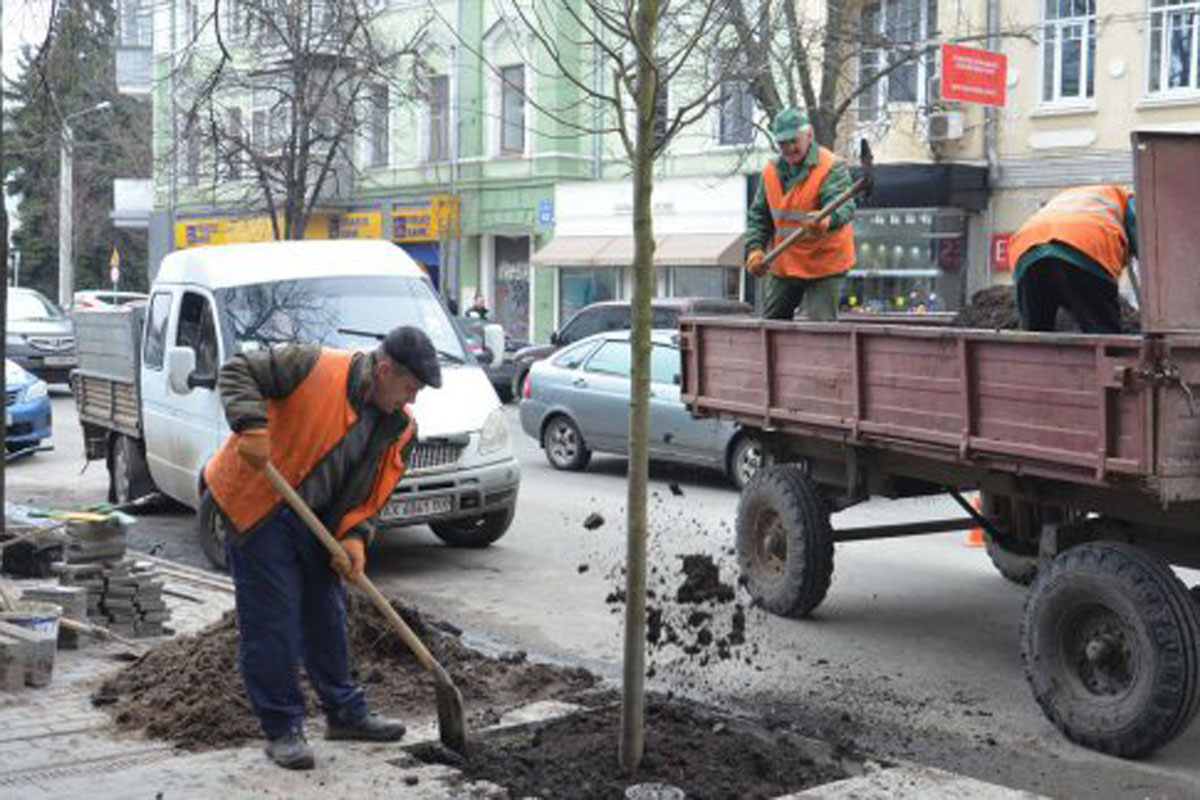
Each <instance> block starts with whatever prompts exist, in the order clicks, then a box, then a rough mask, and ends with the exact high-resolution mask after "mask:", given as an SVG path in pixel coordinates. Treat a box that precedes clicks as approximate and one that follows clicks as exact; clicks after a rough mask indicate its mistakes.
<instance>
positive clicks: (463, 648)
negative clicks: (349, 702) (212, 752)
mask: <svg viewBox="0 0 1200 800" xmlns="http://www.w3.org/2000/svg"><path fill="white" fill-rule="evenodd" d="M394 605H395V608H396V610H397V611H398V612H399V613H400V615H401V616H402V617H403V618H404V620H405V622H407V623H408V624H409V626H411V627H412V629H413V630H414V631H415V632H416V634H417V635H418V636H419V637H420V638H421V639H422V640H423V641H424V642H425V644H426V646H427V647H429V649H430V651H431V652H432V653H433V654H434V656H435V657H436V658H437V659H438V660H439V661H440V662H441V663H442V666H444V667H445V668H446V671H447V672H449V673H450V675H451V677H452V678H453V679H454V682H455V684H456V685H457V686H458V688H459V690H460V691H461V692H462V695H463V704H464V706H465V708H466V711H467V724H468V726H470V727H472V728H477V727H483V726H486V725H491V724H494V723H495V722H497V721H498V720H499V718H500V715H501V714H502V713H503V712H504V711H507V710H509V709H511V708H516V707H518V706H521V705H525V704H526V703H530V702H533V701H536V700H544V699H566V698H570V697H572V696H574V695H576V694H578V693H579V692H582V691H583V690H585V689H589V688H591V687H592V686H594V685H595V684H596V682H597V679H596V677H595V676H594V675H592V674H591V673H589V672H587V671H586V670H583V669H579V668H564V667H557V666H551V665H547V664H537V663H533V662H530V661H528V660H527V659H526V657H525V654H524V653H522V652H516V653H507V654H503V655H501V656H500V657H499V658H492V657H489V656H486V655H484V654H482V653H480V652H478V651H477V650H474V649H472V648H470V647H468V646H467V645H465V644H463V642H462V641H460V640H459V638H458V631H456V630H455V629H453V628H452V627H451V626H448V625H446V624H445V623H437V622H432V621H430V622H427V621H426V620H425V619H423V618H422V616H421V615H420V613H419V612H418V611H417V610H416V609H414V608H411V607H407V606H403V605H401V604H394ZM347 627H348V632H349V636H350V647H351V652H352V653H353V654H354V657H353V664H354V667H355V669H354V673H355V678H356V679H357V680H358V681H360V682H361V683H362V685H363V687H364V688H365V689H366V692H367V697H368V699H369V701H370V703H371V707H372V709H373V710H375V711H379V712H381V713H385V714H392V715H395V716H397V717H399V718H401V719H403V720H404V721H405V722H408V723H413V722H425V721H431V720H432V719H434V717H435V716H436V712H435V709H434V683H433V680H432V679H431V678H429V676H428V675H427V674H426V673H425V671H424V670H423V669H422V668H421V666H420V665H419V664H418V663H417V661H416V659H414V658H413V656H412V654H411V653H410V652H409V650H408V648H406V647H405V646H404V643H403V642H402V641H400V639H399V637H397V636H396V635H395V634H394V633H393V632H392V630H391V629H390V628H389V627H388V626H387V623H386V622H385V621H384V620H383V618H382V616H381V615H380V614H379V612H378V611H376V610H375V609H374V608H373V607H371V605H370V604H369V603H368V602H367V601H365V600H361V599H359V598H357V597H350V598H349V601H348V606H347ZM237 645H238V632H237V626H236V624H235V622H234V618H233V615H232V614H228V615H226V616H225V617H224V618H223V619H222V620H221V621H220V622H218V623H217V624H215V625H213V626H212V627H210V628H208V629H207V630H205V631H203V632H201V633H199V634H197V635H195V636H189V637H186V638H182V639H177V640H175V641H171V642H168V643H166V644H164V645H162V646H160V647H158V648H155V649H154V650H152V651H151V652H149V653H147V654H146V655H145V656H143V657H142V658H141V659H139V660H138V661H137V662H136V663H134V664H131V665H130V666H129V667H127V668H125V669H124V670H122V671H121V672H120V673H118V674H117V675H116V676H115V677H113V678H112V679H110V680H109V681H107V682H105V683H104V685H103V686H101V688H100V689H99V690H98V691H97V692H96V693H95V695H93V698H92V700H93V702H94V703H95V704H97V705H103V706H106V707H107V708H108V709H109V712H110V713H111V714H112V716H113V718H114V719H115V720H116V722H117V724H118V725H120V726H121V727H122V728H126V729H131V730H143V731H145V733H146V734H147V735H149V736H151V737H153V738H157V739H168V740H170V741H173V742H175V743H176V744H178V745H180V746H182V747H185V748H189V749H207V748H212V747H230V746H234V745H237V744H240V743H242V742H244V741H246V740H248V739H255V738H259V737H260V736H261V735H262V733H261V730H260V728H259V726H258V722H257V720H256V719H255V717H254V715H253V713H252V712H251V710H250V704H249V701H248V700H247V699H246V694H245V689H244V687H243V684H242V678H241V673H240V672H239V671H238V666H237ZM305 694H306V695H307V697H308V710H309V715H310V716H312V715H313V714H316V713H319V709H320V705H319V703H318V702H317V699H316V696H315V694H314V693H313V691H312V689H311V688H309V687H308V686H307V684H305Z"/></svg>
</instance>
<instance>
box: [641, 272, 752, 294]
mask: <svg viewBox="0 0 1200 800" xmlns="http://www.w3.org/2000/svg"><path fill="white" fill-rule="evenodd" d="M658 296H659V297H723V298H729V299H733V300H736V299H737V296H738V269H737V268H736V267H665V268H663V269H661V270H659V273H658Z"/></svg>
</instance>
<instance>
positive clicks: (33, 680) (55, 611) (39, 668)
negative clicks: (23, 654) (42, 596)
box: [0, 600, 62, 686]
mask: <svg viewBox="0 0 1200 800" xmlns="http://www.w3.org/2000/svg"><path fill="white" fill-rule="evenodd" d="M61 616H62V607H61V606H58V605H55V604H54V603H43V602H40V601H36V600H22V601H20V602H18V603H17V607H16V608H15V609H13V610H11V611H0V621H3V622H7V623H10V624H12V625H16V626H18V627H21V628H25V629H26V630H28V631H30V632H31V633H33V634H34V637H35V638H36V640H37V641H36V644H35V647H34V648H33V659H32V663H30V664H29V670H28V672H27V673H26V678H25V679H26V682H27V683H28V684H29V685H30V686H45V685H47V684H48V683H50V676H51V675H52V674H53V673H54V654H55V652H56V651H57V650H58V620H59V618H60V617H61Z"/></svg>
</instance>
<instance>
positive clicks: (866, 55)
mask: <svg viewBox="0 0 1200 800" xmlns="http://www.w3.org/2000/svg"><path fill="white" fill-rule="evenodd" d="M861 25H862V30H861V40H862V41H863V43H864V47H863V52H862V54H861V55H860V56H859V62H858V81H859V86H860V87H863V91H862V93H861V94H860V95H859V97H858V118H859V120H860V121H871V120H876V119H879V117H880V116H881V115H882V113H883V109H884V108H885V105H886V104H887V103H917V104H920V103H924V102H926V101H927V100H928V97H929V80H930V79H931V78H932V77H933V75H934V74H935V72H936V67H937V62H936V56H935V55H934V53H933V52H932V51H931V50H929V49H928V48H927V47H926V46H925V45H926V43H927V42H930V41H931V40H933V39H935V38H936V36H937V0H876V1H875V2H869V3H867V4H866V6H864V7H863V12H862V22H861ZM888 68H891V72H889V73H888V75H887V76H886V77H884V78H881V79H879V80H878V81H875V76H877V75H878V74H879V73H880V72H882V71H883V70H884V69H888Z"/></svg>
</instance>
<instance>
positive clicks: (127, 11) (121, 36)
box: [117, 0, 154, 47]
mask: <svg viewBox="0 0 1200 800" xmlns="http://www.w3.org/2000/svg"><path fill="white" fill-rule="evenodd" d="M118 13H119V17H118V20H117V23H118V28H117V41H118V43H119V44H120V45H121V46H122V47H150V46H152V45H153V44H154V40H153V35H154V30H153V27H152V22H153V17H152V16H151V13H150V3H149V0H121V2H120V6H119V7H118Z"/></svg>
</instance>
